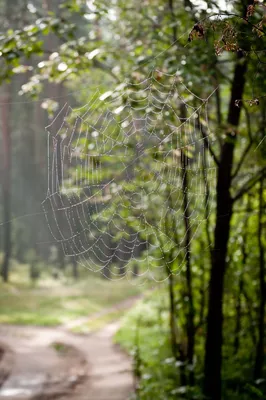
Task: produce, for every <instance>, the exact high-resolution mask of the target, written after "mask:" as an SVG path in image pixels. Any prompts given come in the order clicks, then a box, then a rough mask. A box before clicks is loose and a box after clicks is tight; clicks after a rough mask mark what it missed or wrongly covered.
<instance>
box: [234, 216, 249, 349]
mask: <svg viewBox="0 0 266 400" xmlns="http://www.w3.org/2000/svg"><path fill="white" fill-rule="evenodd" d="M247 222H248V218H245V222H244V226H243V229H244V234H243V243H242V256H243V260H242V265H241V267H242V271H241V273H240V276H239V282H238V294H237V300H236V325H235V338H234V353H235V355H237V353H238V350H239V341H240V331H241V313H242V302H241V298H242V295H243V288H244V269H245V266H246V262H247V250H246V241H247V228H246V226H247Z"/></svg>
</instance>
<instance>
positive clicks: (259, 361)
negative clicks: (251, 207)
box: [254, 178, 266, 379]
mask: <svg viewBox="0 0 266 400" xmlns="http://www.w3.org/2000/svg"><path fill="white" fill-rule="evenodd" d="M263 180H264V178H261V181H260V188H259V226H258V242H259V265H260V306H259V339H258V343H257V349H256V360H255V369H254V379H258V378H261V377H262V370H263V361H264V339H265V334H264V330H265V323H264V320H265V297H266V294H265V288H266V282H265V270H264V269H265V267H264V264H265V260H264V248H263V243H262V230H263V227H262V217H263Z"/></svg>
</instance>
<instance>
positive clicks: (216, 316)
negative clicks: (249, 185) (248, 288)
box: [204, 53, 247, 400]
mask: <svg viewBox="0 0 266 400" xmlns="http://www.w3.org/2000/svg"><path fill="white" fill-rule="evenodd" d="M246 69H247V63H246V60H245V59H244V58H243V54H242V53H238V63H237V64H236V66H235V71H234V77H233V84H232V90H231V99H230V104H229V111H228V118H227V122H228V125H229V126H232V127H237V126H238V124H239V119H240V111H241V103H240V106H239V107H236V105H235V101H236V100H241V99H242V96H243V91H244V86H245V75H246ZM235 142H236V133H235V132H234V130H233V128H232V129H231V131H230V133H227V136H226V139H225V141H224V144H223V146H222V149H221V157H220V162H219V167H218V177H217V187H216V202H217V205H216V225H215V232H214V249H213V252H212V266H211V276H210V286H209V303H208V317H207V337H206V344H205V365H204V373H205V376H204V394H205V396H206V397H207V398H208V399H211V400H220V399H221V365H222V323H223V311H222V304H223V287H224V276H225V269H226V256H227V245H228V239H229V234H230V221H231V216H232V205H233V203H232V198H231V195H230V188H231V175H232V167H233V156H234V149H235Z"/></svg>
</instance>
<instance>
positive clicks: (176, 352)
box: [168, 272, 187, 386]
mask: <svg viewBox="0 0 266 400" xmlns="http://www.w3.org/2000/svg"><path fill="white" fill-rule="evenodd" d="M168 293H169V325H170V339H171V347H172V354H173V356H174V358H175V359H176V360H177V361H181V362H182V363H183V365H181V367H180V384H181V386H186V383H187V379H186V372H185V366H184V362H185V354H184V352H183V350H182V346H181V345H179V344H178V339H177V327H176V314H175V292H174V276H173V274H172V272H170V275H169V278H168Z"/></svg>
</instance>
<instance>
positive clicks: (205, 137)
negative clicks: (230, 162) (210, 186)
mask: <svg viewBox="0 0 266 400" xmlns="http://www.w3.org/2000/svg"><path fill="white" fill-rule="evenodd" d="M198 129H199V130H200V132H201V135H202V139H203V141H204V148H205V150H209V152H210V154H211V156H212V158H213V160H214V162H215V164H216V165H217V166H219V165H220V162H219V160H218V158H217V156H216V154H215V153H214V150H213V148H212V147H211V144H210V141H209V139H208V134H207V132H206V130H205V129H204V127H203V125H202V124H201V123H200V120H199V119H198Z"/></svg>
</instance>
